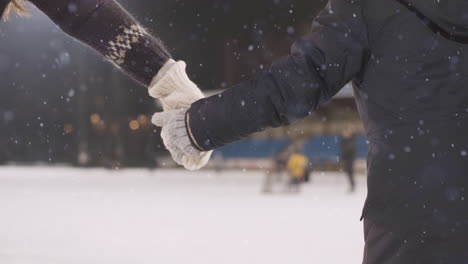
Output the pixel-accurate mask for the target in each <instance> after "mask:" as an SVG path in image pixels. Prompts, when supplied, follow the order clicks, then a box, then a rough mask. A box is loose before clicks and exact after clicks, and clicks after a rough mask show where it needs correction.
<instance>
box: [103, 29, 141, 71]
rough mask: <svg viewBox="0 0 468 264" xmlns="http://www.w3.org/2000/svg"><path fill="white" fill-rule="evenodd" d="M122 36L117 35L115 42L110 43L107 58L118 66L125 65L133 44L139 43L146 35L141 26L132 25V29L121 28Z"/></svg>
mask: <svg viewBox="0 0 468 264" xmlns="http://www.w3.org/2000/svg"><path fill="white" fill-rule="evenodd" d="M119 30H120V31H122V33H121V34H119V35H117V36H116V37H115V39H114V40H111V41H109V47H108V48H107V50H108V52H107V54H106V58H108V59H109V60H111V61H112V62H114V63H115V64H117V65H122V64H124V63H125V57H126V56H127V52H128V51H130V50H131V49H132V44H134V43H138V42H139V41H140V39H141V38H142V37H143V36H144V35H145V30H144V29H143V28H142V27H140V26H139V25H137V24H135V25H131V26H130V27H126V26H120V27H119Z"/></svg>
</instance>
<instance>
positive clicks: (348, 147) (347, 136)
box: [341, 130, 356, 192]
mask: <svg viewBox="0 0 468 264" xmlns="http://www.w3.org/2000/svg"><path fill="white" fill-rule="evenodd" d="M355 159H356V143H355V135H354V134H353V133H352V132H350V131H348V130H346V131H345V132H343V138H342V140H341V162H342V164H343V171H344V172H345V173H346V176H347V177H348V180H349V191H350V192H354V191H355V190H356V181H355V179H354V160H355Z"/></svg>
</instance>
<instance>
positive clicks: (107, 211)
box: [0, 167, 366, 264]
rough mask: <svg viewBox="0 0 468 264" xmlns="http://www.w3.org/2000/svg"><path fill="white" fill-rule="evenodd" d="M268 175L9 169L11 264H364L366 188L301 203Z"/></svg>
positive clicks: (0, 170) (0, 202)
mask: <svg viewBox="0 0 468 264" xmlns="http://www.w3.org/2000/svg"><path fill="white" fill-rule="evenodd" d="M262 181H263V173H261V172H243V171H238V172H223V173H215V172H212V171H202V172H186V171H182V170H180V171H179V170H157V171H149V170H144V169H135V170H120V171H109V170H104V169H70V168H47V167H30V168H28V167H0V212H1V215H0V263H1V264H121V263H122V264H123V263H125V264H146V263H148V264H149V263H151V264H189V263H190V264H193V263H195V264H250V263H254V264H312V263H317V264H342V263H346V264H354V263H356V264H358V263H361V258H362V249H363V245H364V242H363V235H362V224H361V222H359V216H360V212H361V207H362V204H363V201H364V199H365V194H366V190H365V179H364V177H360V178H359V185H358V187H359V188H358V191H357V193H355V194H348V193H347V192H346V190H347V185H346V180H345V178H344V176H343V175H339V174H336V173H326V174H322V173H318V174H315V175H314V177H313V182H312V183H311V184H309V185H307V186H305V187H304V188H303V190H302V193H300V194H299V195H292V194H285V193H278V194H269V195H265V194H262V193H261V192H260V190H261V184H262Z"/></svg>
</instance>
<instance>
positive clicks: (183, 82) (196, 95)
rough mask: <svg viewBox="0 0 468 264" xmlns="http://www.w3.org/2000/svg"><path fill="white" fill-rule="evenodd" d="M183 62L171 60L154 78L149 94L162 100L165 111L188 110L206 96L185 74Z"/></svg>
mask: <svg viewBox="0 0 468 264" xmlns="http://www.w3.org/2000/svg"><path fill="white" fill-rule="evenodd" d="M185 68H186V64H185V62H183V61H178V62H176V61H174V60H172V59H171V60H169V61H168V62H167V63H166V64H165V65H164V66H163V67H162V68H161V70H160V71H159V72H158V74H157V75H156V77H154V79H153V81H152V82H151V85H150V87H149V94H150V95H151V96H152V97H154V98H157V99H160V100H161V103H162V105H163V108H164V110H176V109H181V108H188V107H190V105H192V103H194V102H195V101H198V100H200V99H202V98H204V97H205V96H204V95H203V93H202V92H201V91H200V89H199V88H198V87H197V85H196V84H195V83H193V82H192V81H191V80H190V79H189V77H188V76H187V73H186V72H185Z"/></svg>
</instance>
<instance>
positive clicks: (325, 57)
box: [186, 0, 368, 151]
mask: <svg viewBox="0 0 468 264" xmlns="http://www.w3.org/2000/svg"><path fill="white" fill-rule="evenodd" d="M367 43H368V41H367V30H366V25H365V22H364V18H363V15H362V7H361V2H360V1H359V0H330V1H329V3H328V4H327V6H326V7H325V9H324V10H322V11H321V12H320V14H319V15H318V16H317V17H316V19H315V20H314V22H313V25H312V29H311V31H310V32H309V34H307V35H306V36H305V37H303V38H302V39H300V40H298V41H297V42H296V43H295V44H294V45H293V46H292V49H291V54H290V55H289V56H286V57H284V58H282V59H280V60H278V61H276V62H275V63H273V65H272V67H271V69H270V70H269V71H268V72H265V73H262V74H260V75H258V76H257V77H256V78H255V79H253V80H250V81H246V82H242V83H240V84H238V85H236V86H234V87H232V88H231V89H229V90H227V91H225V92H223V93H221V94H219V95H215V96H212V97H209V98H205V99H202V100H200V101H197V102H196V103H194V104H193V105H192V106H191V108H190V109H189V110H188V111H187V114H186V125H187V130H188V133H189V136H190V138H191V140H192V143H193V145H194V146H196V147H197V148H198V149H199V150H202V151H207V150H212V149H215V148H218V147H220V146H223V145H225V144H228V143H231V142H234V141H237V140H240V139H242V138H245V137H246V136H248V135H250V134H252V133H255V132H258V131H261V130H264V129H266V128H269V127H278V126H284V125H288V124H290V123H291V122H293V121H295V120H298V119H302V118H305V117H307V116H308V115H310V114H311V113H312V112H313V111H314V110H315V109H316V108H317V107H318V106H319V105H320V104H322V103H324V102H326V101H328V100H330V99H331V98H332V97H333V96H334V95H335V94H336V93H337V92H338V91H339V90H340V89H341V88H342V87H343V86H344V85H345V84H346V83H348V82H349V81H351V80H352V79H354V78H355V77H356V76H357V75H358V74H359V72H360V71H361V69H362V67H363V64H364V61H365V58H366V54H367V47H368V45H367Z"/></svg>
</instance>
